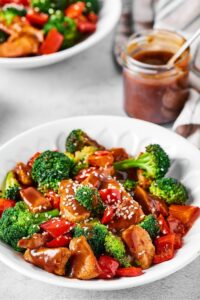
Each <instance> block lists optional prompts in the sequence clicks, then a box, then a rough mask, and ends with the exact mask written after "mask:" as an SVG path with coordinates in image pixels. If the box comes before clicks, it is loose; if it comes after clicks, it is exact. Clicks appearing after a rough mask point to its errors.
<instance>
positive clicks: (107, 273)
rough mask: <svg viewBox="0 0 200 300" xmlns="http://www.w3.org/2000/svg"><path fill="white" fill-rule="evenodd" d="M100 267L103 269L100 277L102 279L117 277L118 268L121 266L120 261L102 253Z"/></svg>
mask: <svg viewBox="0 0 200 300" xmlns="http://www.w3.org/2000/svg"><path fill="white" fill-rule="evenodd" d="M98 263H99V267H100V269H101V274H100V275H99V277H98V278H100V279H111V278H113V277H115V275H116V272H117V269H118V268H119V262H118V261H116V260H115V259H114V258H112V257H110V256H107V255H102V256H100V258H99V260H98Z"/></svg>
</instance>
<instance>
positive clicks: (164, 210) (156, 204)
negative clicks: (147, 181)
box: [134, 186, 168, 216]
mask: <svg viewBox="0 0 200 300" xmlns="http://www.w3.org/2000/svg"><path fill="white" fill-rule="evenodd" d="M134 197H135V199H136V201H138V203H139V204H140V205H141V207H142V209H143V211H144V213H145V214H146V215H148V214H153V215H155V216H159V214H162V215H163V216H167V215H168V207H167V205H166V203H165V201H164V200H162V199H159V198H157V197H155V196H153V195H151V194H149V193H148V192H147V191H145V190H144V189H143V188H142V187H140V186H137V187H136V189H135V193H134Z"/></svg>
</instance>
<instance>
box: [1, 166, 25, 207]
mask: <svg viewBox="0 0 200 300" xmlns="http://www.w3.org/2000/svg"><path fill="white" fill-rule="evenodd" d="M20 189H21V187H20V184H19V183H18V181H17V179H16V178H15V174H14V172H13V171H9V172H8V173H7V175H6V178H5V180H4V182H3V186H2V197H3V198H6V199H12V200H15V201H19V200H20V199H21V197H20V193H19V191H20Z"/></svg>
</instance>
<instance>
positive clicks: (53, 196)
mask: <svg viewBox="0 0 200 300" xmlns="http://www.w3.org/2000/svg"><path fill="white" fill-rule="evenodd" d="M44 196H45V198H47V199H48V200H50V202H51V203H52V206H53V208H57V209H59V208H60V196H59V195H58V194H57V193H56V192H54V191H48V192H47V193H45V194H44Z"/></svg>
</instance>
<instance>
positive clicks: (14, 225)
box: [0, 201, 59, 251]
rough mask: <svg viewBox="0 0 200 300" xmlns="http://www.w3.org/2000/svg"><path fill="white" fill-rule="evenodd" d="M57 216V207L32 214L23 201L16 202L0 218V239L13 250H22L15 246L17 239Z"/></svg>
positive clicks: (31, 232) (36, 229)
mask: <svg viewBox="0 0 200 300" xmlns="http://www.w3.org/2000/svg"><path fill="white" fill-rule="evenodd" d="M57 216H59V211H58V210H57V209H54V210H52V211H48V212H44V213H37V214H32V213H31V212H30V211H29V210H28V208H27V206H26V204H25V203H24V202H23V201H20V202H17V204H16V205H15V207H12V208H8V209H7V210H5V211H4V213H3V215H2V217H1V219H0V239H1V240H2V241H4V242H5V243H7V244H8V245H10V246H11V247H13V248H14V249H15V250H17V251H23V250H22V249H21V248H19V247H18V246H17V243H18V241H19V240H20V239H21V238H23V237H27V236H29V235H30V236H31V235H33V234H34V233H36V232H38V231H39V230H40V226H39V225H40V224H41V223H43V222H45V221H47V220H48V219H50V218H53V217H57Z"/></svg>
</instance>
